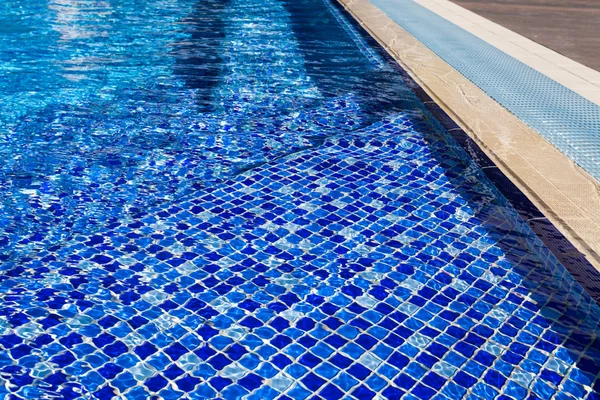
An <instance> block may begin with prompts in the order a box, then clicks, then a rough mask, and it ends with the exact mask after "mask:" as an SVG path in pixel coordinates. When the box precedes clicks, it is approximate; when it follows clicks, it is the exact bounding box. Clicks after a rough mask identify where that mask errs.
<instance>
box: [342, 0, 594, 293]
mask: <svg viewBox="0 0 600 400" xmlns="http://www.w3.org/2000/svg"><path fill="white" fill-rule="evenodd" d="M335 5H336V7H337V8H338V9H339V10H340V11H341V12H342V13H343V14H344V16H346V17H347V18H348V20H349V21H351V23H352V25H353V26H354V28H355V29H357V30H358V31H359V32H360V34H361V35H362V36H363V37H364V38H365V40H366V41H367V43H368V44H369V45H371V46H372V47H373V48H375V49H377V50H378V51H379V52H380V53H381V55H382V56H383V57H385V58H386V59H388V60H391V61H393V62H394V63H396V62H395V60H394V59H393V57H392V56H391V55H390V54H389V53H388V52H387V51H386V50H385V49H384V48H383V47H382V46H381V45H380V44H379V43H378V42H377V41H376V40H375V39H374V38H373V37H372V36H371V35H370V34H369V33H368V32H367V31H366V30H365V29H364V27H363V26H362V25H361V24H360V23H359V22H358V21H357V20H356V19H355V18H354V17H353V16H352V15H351V14H350V13H349V12H348V11H347V10H346V9H345V8H344V6H343V5H342V4H339V3H337V2H336V3H335ZM396 65H397V64H396ZM397 66H398V71H399V72H400V73H401V74H402V76H403V78H404V79H405V81H406V82H407V83H408V84H409V86H410V87H411V88H412V90H413V92H414V93H415V95H416V97H417V98H418V99H419V100H420V101H421V102H422V103H423V104H424V106H425V108H426V109H427V110H428V111H429V113H430V114H431V115H432V116H433V117H434V118H435V119H436V120H437V121H438V122H439V123H440V124H441V125H442V127H443V128H444V129H445V130H446V131H447V132H448V134H449V135H450V136H452V138H453V139H454V140H455V141H456V143H457V144H458V145H460V146H461V147H462V148H463V150H464V151H465V152H466V153H467V154H468V155H469V156H470V157H471V159H472V160H473V161H474V162H475V163H476V164H477V165H478V166H479V167H480V168H481V169H482V170H483V172H484V174H485V175H486V176H487V178H488V179H489V180H490V181H491V182H492V184H493V185H494V186H495V187H496V188H497V189H498V191H499V192H500V193H501V194H502V195H503V196H504V197H505V198H506V199H507V201H508V202H509V203H510V205H511V206H512V207H513V208H514V209H515V210H516V211H517V213H518V214H519V215H520V216H521V218H523V219H524V220H525V221H526V223H527V225H529V227H530V228H531V230H532V231H533V232H534V233H535V234H536V236H537V237H538V238H539V239H540V240H541V241H542V243H544V245H545V246H546V247H547V248H548V249H549V250H550V251H551V252H552V254H553V255H554V256H555V257H556V258H557V259H558V260H559V261H560V263H561V264H562V265H563V266H564V267H565V268H566V269H567V271H569V273H570V274H571V275H572V276H573V277H574V278H575V279H576V280H577V281H578V282H579V284H580V285H581V286H582V287H583V288H584V289H585V290H586V292H587V293H588V294H589V295H590V296H591V297H592V298H593V299H594V300H595V301H596V302H599V303H600V271H598V270H597V269H596V268H595V267H594V266H593V265H592V264H591V263H590V262H589V261H588V260H587V258H586V257H585V255H584V254H583V253H582V252H581V251H579V250H578V249H577V248H576V247H575V246H574V245H573V244H572V243H571V242H570V241H569V240H568V239H567V238H566V237H565V236H564V235H563V234H562V233H561V232H560V231H559V230H558V229H557V228H556V226H555V225H554V224H553V223H552V222H551V221H550V220H549V219H548V218H547V217H546V216H545V215H544V213H543V212H542V211H540V210H539V208H538V207H537V206H536V205H535V204H533V202H531V200H530V199H529V198H528V197H527V196H526V195H525V194H524V193H523V192H522V191H521V190H520V189H519V188H518V187H517V186H516V185H515V184H514V183H513V182H512V181H511V180H510V179H509V178H508V177H507V176H506V175H505V174H504V173H503V172H502V170H500V168H498V166H497V165H496V164H495V163H494V161H492V160H491V159H490V158H489V157H488V156H487V154H486V153H485V152H484V151H483V150H482V149H481V147H480V146H479V145H478V144H477V143H476V142H475V141H474V140H473V139H472V138H471V137H470V136H469V135H468V134H467V133H466V132H465V131H464V130H463V129H462V128H461V127H460V126H459V124H457V123H456V122H455V121H454V120H453V119H452V118H451V117H450V116H449V115H448V114H447V113H446V112H445V111H444V110H443V109H442V107H441V106H440V105H439V104H437V102H436V101H435V100H433V99H432V98H431V96H430V95H429V94H427V92H426V91H425V90H423V89H422V88H421V87H420V86H419V84H418V83H417V82H416V81H415V80H414V79H413V78H412V77H411V76H410V75H409V74H408V73H407V72H406V71H405V70H404V69H403V68H402V67H401V66H400V65H397Z"/></svg>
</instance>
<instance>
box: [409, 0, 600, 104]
mask: <svg viewBox="0 0 600 400" xmlns="http://www.w3.org/2000/svg"><path fill="white" fill-rule="evenodd" d="M414 2H415V3H418V4H420V5H422V6H423V7H425V8H427V9H428V10H430V11H432V12H434V13H436V14H438V15H439V16H441V17H442V18H444V19H446V20H448V21H450V22H452V23H453V24H455V25H457V26H459V27H461V28H463V29H464V30H466V31H467V32H470V33H472V34H474V35H475V36H477V37H479V38H480V39H482V40H484V41H486V42H487V43H489V44H491V45H492V46H494V47H496V48H497V49H499V50H502V51H503V52H505V53H506V54H508V55H509V56H511V57H513V58H515V59H517V60H519V61H521V62H522V63H524V64H526V65H528V66H530V67H531V68H533V69H535V70H536V71H538V72H541V73H542V74H544V75H546V76H548V77H549V78H551V79H553V80H555V81H556V82H558V83H560V84H561V85H563V86H566V87H568V88H569V89H571V90H572V91H574V92H575V93H577V94H579V95H581V96H582V97H585V98H586V99H588V100H590V101H591V102H593V103H596V104H598V105H600V72H598V71H595V70H593V69H592V68H589V67H586V66H585V65H583V64H580V63H578V62H576V61H574V60H571V59H570V58H568V57H565V56H563V55H562V54H559V53H557V52H556V51H554V50H551V49H549V48H547V47H545V46H542V45H540V44H538V43H536V42H534V41H533V40H531V39H528V38H526V37H524V36H521V35H519V34H518V33H515V32H513V31H511V30H509V29H506V28H505V27H503V26H501V25H498V24H496V23H495V22H492V21H490V20H488V19H486V18H484V17H481V16H479V15H477V14H475V13H474V12H472V11H469V10H467V9H466V8H464V7H461V6H459V5H457V4H454V3H452V2H450V1H448V0H414Z"/></svg>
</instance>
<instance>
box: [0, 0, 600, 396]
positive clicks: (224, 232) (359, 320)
mask: <svg viewBox="0 0 600 400" xmlns="http://www.w3.org/2000/svg"><path fill="white" fill-rule="evenodd" d="M77 4H79V8H77ZM81 4H84V5H86V6H87V8H86V7H84V6H81ZM53 5H54V8H52V7H51V8H50V10H56V9H60V7H70V8H69V9H70V10H71V13H64V12H63V13H62V14H61V13H58V12H57V15H63V17H64V15H70V16H71V17H70V19H67V20H66V21H67V22H62V24H63V25H61V22H60V21H58V22H57V21H56V20H54V22H53V24H54V25H52V24H50V25H48V26H52V27H53V28H52V29H55V30H56V29H58V28H57V26H58V27H59V28H60V27H61V26H63V27H64V26H68V27H69V29H70V30H69V31H68V32H67V33H68V34H69V35H71V36H73V35H75V36H77V35H79V36H77V38H78V39H77V40H81V42H78V41H77V40H75V43H74V44H72V45H70V46H69V45H67V44H65V43H63V42H61V41H60V40H59V41H58V42H57V43H59V44H60V43H62V46H63V47H61V46H58V45H56V46H58V47H57V48H58V49H60V51H62V52H64V51H72V52H76V53H77V52H85V51H89V52H90V54H86V55H85V57H86V59H87V60H88V61H87V62H89V63H92V64H93V63H98V62H100V61H97V60H96V61H90V60H91V59H92V56H93V54H94V52H95V51H99V50H97V48H96V47H94V46H91V44H92V43H94V42H95V41H100V42H101V43H104V45H106V46H108V45H109V44H110V43H112V42H110V40H113V39H114V40H115V42H114V43H113V44H114V46H116V47H115V48H121V47H119V46H123V44H122V40H123V37H126V38H131V37H133V38H145V40H146V42H143V41H142V42H141V43H142V44H144V46H145V47H144V48H146V47H149V46H150V45H151V44H152V45H155V46H159V45H161V46H167V47H168V48H169V49H171V50H172V49H173V48H177V46H179V47H178V48H179V49H181V48H185V49H186V53H185V54H187V56H186V57H183V56H182V55H181V54H179V53H178V52H177V51H175V50H173V51H171V50H170V51H171V53H168V54H171V57H172V58H173V60H172V64H170V65H166V64H161V62H159V61H158V60H159V59H161V60H162V58H160V57H158V56H157V57H156V59H153V56H149V55H148V54H145V53H142V54H140V55H138V57H140V58H141V59H146V58H150V59H151V60H153V61H151V62H150V64H151V65H150V64H149V66H148V68H149V69H148V71H146V72H147V75H150V76H153V75H152V74H154V73H156V74H157V77H159V78H160V79H161V82H163V83H162V84H161V85H163V86H164V87H163V86H161V85H158V86H159V87H155V86H153V85H154V83H152V82H151V83H148V82H149V80H145V79H143V78H142V77H140V76H138V75H139V74H140V72H139V68H140V67H139V63H141V62H142V61H140V60H138V61H136V62H132V65H131V66H127V67H126V68H124V67H123V68H121V66H120V65H118V63H116V64H117V65H116V66H106V65H105V66H103V67H102V68H106V74H105V76H104V77H103V78H102V79H99V80H98V81H96V80H94V79H92V78H93V77H94V74H95V72H94V70H93V69H90V67H89V65H86V66H85V68H84V67H82V68H81V71H79V73H80V74H81V76H82V77H83V78H89V81H86V79H83V78H82V79H81V80H78V81H75V82H77V83H76V85H75V86H76V88H79V90H75V91H73V90H72V89H73V88H70V87H69V88H67V89H68V90H66V89H65V90H64V92H61V93H63V94H64V96H67V97H66V98H65V97H57V98H56V99H55V100H51V99H48V100H46V101H48V102H50V103H51V104H37V103H36V104H33V105H32V104H30V103H28V102H26V101H25V100H23V99H29V100H31V96H34V94H31V93H25V94H24V93H23V92H18V93H16V94H14V96H13V97H14V98H10V99H9V100H7V101H10V102H11V104H13V105H15V110H17V111H18V112H17V111H15V113H14V114H12V115H11V118H12V119H11V118H8V117H7V118H6V119H5V122H3V123H4V129H6V130H8V132H9V134H7V136H6V138H12V140H13V141H12V142H11V141H10V140H8V139H5V141H4V142H3V143H2V147H1V149H2V151H3V154H4V155H5V159H7V160H8V161H7V166H6V167H5V168H4V169H3V172H2V173H3V175H2V176H1V177H0V182H1V186H0V189H1V190H2V191H3V193H14V197H12V198H11V199H8V200H5V201H6V203H5V204H4V207H5V208H4V209H5V210H6V211H7V214H6V215H5V216H4V217H3V218H4V219H3V223H2V224H1V225H0V228H1V230H0V237H2V238H3V242H2V245H3V246H4V247H3V248H4V249H5V251H4V256H3V261H2V264H1V266H0V296H1V297H0V298H1V301H2V303H1V304H2V307H1V308H0V395H1V396H3V397H4V398H10V399H12V398H15V399H16V398H23V399H41V398H58V399H62V398H64V399H76V398H97V399H111V398H119V399H121V398H123V399H136V400H137V399H146V398H154V399H179V398H185V399H342V398H343V399H359V400H362V399H400V398H402V399H449V400H453V399H461V398H467V399H502V400H508V399H549V398H552V399H583V398H587V399H596V398H600V396H598V395H597V392H598V391H599V389H600V380H598V379H597V378H598V375H599V373H600V364H599V360H600V341H599V340H598V333H599V332H600V326H599V325H600V308H599V306H598V305H597V304H596V303H595V302H594V301H593V300H592V299H591V298H590V296H589V295H588V294H587V293H586V292H585V291H584V290H583V289H582V288H581V286H580V285H579V284H578V283H577V282H575V281H574V280H573V278H572V277H571V276H570V275H569V274H568V273H567V272H566V270H565V269H564V267H563V266H562V265H561V264H560V263H559V262H557V261H556V259H555V258H554V257H553V255H552V254H551V253H550V252H549V251H548V249H546V248H545V247H544V246H543V244H542V243H541V242H540V241H539V240H538V238H537V237H536V236H535V235H534V234H533V232H531V230H530V229H529V228H528V227H527V225H526V224H525V222H524V221H523V220H522V219H521V218H520V217H519V216H518V214H517V213H516V212H515V211H514V209H512V208H511V207H510V205H508V203H507V202H506V200H505V199H504V198H503V197H502V196H501V195H500V194H499V193H498V191H497V190H496V189H495V188H494V187H493V186H492V185H491V184H490V183H489V181H488V180H487V178H486V177H485V175H484V174H483V172H482V171H481V170H480V169H479V167H477V165H476V164H475V163H474V162H472V161H471V160H470V159H469V158H468V156H467V155H466V153H464V151H463V150H462V149H461V147H459V146H458V145H457V144H456V143H455V142H454V141H453V139H452V138H451V137H450V136H449V135H448V134H447V132H445V131H444V130H443V129H442V128H441V126H440V125H439V124H438V123H437V122H436V121H435V120H433V119H432V118H431V116H430V115H429V114H428V113H427V112H426V111H425V109H424V108H423V105H422V104H420V103H419V101H418V100H417V99H416V97H415V96H414V95H413V94H412V92H411V91H410V90H409V88H408V87H407V86H406V84H405V83H404V81H403V80H402V77H401V74H400V72H399V71H397V70H395V68H394V66H393V65H391V64H388V62H387V61H386V60H385V58H384V57H383V56H382V55H381V54H379V53H378V51H377V49H374V48H373V47H370V46H371V45H369V44H368V43H369V41H368V39H367V38H365V37H361V36H360V33H359V32H358V31H357V30H356V28H354V26H353V25H352V24H351V22H350V21H348V20H347V19H346V16H345V15H343V14H342V13H341V12H340V11H339V10H338V9H337V7H336V5H335V4H333V3H329V2H323V1H322V0H309V1H304V2H293V1H279V0H263V1H259V0H246V1H241V0H240V1H238V0H229V1H225V0H221V1H212V2H194V1H191V0H189V1H188V0H186V1H183V0H182V1H175V0H173V1H154V2H149V3H148V7H147V8H146V9H144V10H138V9H136V8H135V7H134V6H133V5H131V4H129V3H128V2H123V3H122V4H120V5H114V4H112V3H110V2H106V3H98V2H92V1H89V2H78V3H72V2H68V1H66V0H63V1H60V2H55V3H53ZM31 7H34V6H31ZM75 9H76V11H78V12H79V17H73V15H75V16H77V15H78V14H77V13H73V11H74V10H75ZM86 10H87V11H86ZM90 10H92V11H90ZM109 11H110V12H109ZM6 12H7V11H0V15H2V13H6ZM19 12H20V14H19V15H25V16H30V15H34V14H28V13H27V12H21V11H19ZM49 12H50V11H49ZM52 12H54V11H52ZM155 14H156V15H158V16H159V17H160V18H161V19H162V21H163V22H164V23H165V25H164V26H163V25H160V24H155V25H153V24H141V25H140V26H141V28H140V27H138V28H139V29H142V28H143V29H142V30H141V31H136V30H135V29H137V28H135V27H136V25H135V23H136V21H144V18H150V19H151V18H158V17H152V15H155ZM107 15H109V16H110V18H112V19H111V20H110V21H112V22H111V23H112V24H114V26H113V27H114V28H115V29H116V31H115V32H116V33H114V34H112V35H108V36H102V35H100V34H96V35H92V34H91V33H90V32H89V29H88V31H86V30H84V29H83V28H81V27H80V28H81V29H80V30H79V31H78V30H77V29H75V28H77V27H78V26H79V25H78V24H80V25H81V26H84V25H85V26H87V25H86V24H88V25H89V23H90V20H92V21H96V19H98V18H100V17H99V16H107ZM207 15H208V17H207ZM2 16H3V17H5V18H6V16H5V15H2ZM28 18H29V17H28ZM48 18H49V17H48ZM107 18H108V17H107ZM25 19H26V18H25ZM123 21H125V22H130V24H127V23H124V22H123ZM207 21H209V22H207ZM117 22H118V23H119V24H120V25H119V24H117ZM103 23H107V24H108V22H107V21H104V22H103ZM170 24H171V25H170ZM205 24H209V25H210V29H204V28H203V26H204V25H205ZM159 25H160V26H159ZM41 26H42V28H43V27H45V25H43V24H41ZM42 28H40V29H42ZM88 28H89V27H88ZM167 28H170V29H172V30H174V29H176V28H177V29H180V31H176V33H172V32H171V30H169V29H167ZM44 29H45V28H44ZM90 29H91V28H90ZM119 29H121V30H119ZM58 30H59V31H60V29H58ZM156 31H161V32H162V31H164V36H158V38H156V37H155V36H151V35H150V33H156ZM15 32H16V33H14V35H16V37H21V36H22V35H25V34H26V33H24V32H23V31H22V30H21V31H18V30H16V31H15ZM118 32H123V33H128V34H129V36H127V35H124V36H123V37H121V36H119V35H117V33H118ZM215 32H216V33H215ZM67 33H64V32H63V33H62V34H63V35H65V34H67ZM61 40H67V39H61ZM68 40H73V39H68ZM133 42H134V43H135V40H133ZM163 42H164V43H163ZM165 43H167V44H165ZM169 43H171V44H169ZM173 43H175V44H176V45H175V44H173ZM206 43H208V44H209V45H208V47H206V46H204V45H206ZM83 44H88V45H90V47H89V48H87V47H85V46H83ZM0 46H2V47H0V48H2V49H5V48H6V47H9V48H10V46H9V44H6V43H3V44H1V45H0ZM48 46H49V48H53V47H52V46H55V45H54V44H53V45H52V46H50V45H48ZM169 46H170V47H169ZM213 47H215V48H217V49H218V51H216V50H214V49H213ZM86 49H87V50H86ZM125 49H128V48H127V47H125ZM125 51H131V52H132V54H133V53H135V52H136V51H137V50H136V48H135V47H134V48H133V49H132V50H123V52H125ZM173 53H174V55H173ZM2 54H4V53H2ZM62 54H63V53H59V55H58V56H57V55H51V56H49V57H56V58H60V57H62ZM158 54H160V55H163V56H164V53H161V52H159V53H158ZM189 54H192V55H191V56H190V55H189ZM4 56H5V55H3V56H2V57H4ZM80 56H81V55H80ZM81 57H83V56H81ZM94 57H97V56H94ZM131 57H133V58H132V59H133V60H137V59H135V58H134V57H136V56H135V55H131ZM125 58H126V57H125ZM217 58H218V60H217V61H215V60H216V59H217ZM211 62H214V64H215V65H216V67H215V68H216V69H218V71H216V72H215V71H213V70H207V69H206V68H204V66H206V65H211V64H210V63H211ZM100 63H101V62H100ZM155 63H156V64H155ZM165 63H166V61H165ZM123 70H124V71H123ZM90 71H91V72H90ZM128 71H129V72H128ZM131 71H133V72H131ZM136 71H137V72H136ZM50 72H51V71H50ZM64 73H66V72H61V74H64ZM69 73H72V71H71V72H69ZM127 73H132V74H134V77H136V78H137V79H138V81H135V82H133V83H132V82H131V81H126V80H125V79H124V75H125V76H126V74H127ZM61 74H58V75H56V76H59V75H60V76H62V75H61ZM52 76H54V75H52V74H50V75H49V78H48V79H49V80H50V79H51V77H52ZM90 77H91V78H90ZM167 77H168V79H170V80H167ZM56 79H58V78H56ZM86 82H87V83H86ZM99 82H100V83H102V84H103V85H104V84H107V85H108V84H109V83H111V82H116V83H115V84H116V85H117V86H115V87H112V86H111V89H110V90H109V92H110V93H111V96H114V97H110V98H108V99H99V98H98V97H96V96H95V95H94V92H95V91H97V90H98V87H97V86H96V85H97V84H99ZM107 82H108V83H107ZM127 82H129V83H127ZM198 82H202V83H203V85H200V84H199V83H198ZM207 82H213V83H214V84H212V85H209V84H208V83H207ZM42 84H43V85H47V84H48V85H49V84H50V83H48V81H44V82H42V83H40V85H42ZM55 84H56V85H58V86H60V85H62V84H64V81H60V82H59V83H56V82H55ZM145 84H148V85H150V86H148V87H145V86H144V85H145ZM204 84H206V85H204ZM78 85H81V86H78ZM86 85H87V86H86ZM128 85H130V86H131V87H136V88H138V87H137V86H135V85H141V86H140V87H141V88H138V89H139V90H129V89H128V88H129V86H128ZM176 85H179V86H176ZM175 88H176V89H175ZM42 89H43V88H42ZM42 89H40V91H42V92H43V90H42ZM2 90H5V91H6V88H4V87H3V89H2ZM82 93H84V94H85V95H84V94H82ZM374 93H375V94H376V96H374ZM68 96H71V97H68ZM156 96H158V97H159V98H160V101H158V100H156V99H155V100H154V102H153V101H152V99H151V98H152V97H156ZM16 99H21V100H20V101H23V102H25V103H26V104H27V107H28V108H26V109H19V107H17V106H16V105H17V104H21V103H18V101H17V100H16ZM29 100H27V101H29ZM53 101H54V103H52V102H53ZM65 102H66V103H68V104H67V106H65V105H64V103H65ZM25 103H23V104H25ZM36 107H37V108H36ZM82 110H95V111H97V112H96V113H90V114H86V115H85V116H82V114H81V112H82ZM119 110H121V113H119ZM124 110H128V111H124ZM19 112H20V114H19ZM78 118H79V119H78ZM74 120H77V122H76V123H75V122H73V121H74ZM6 121H9V122H6ZM15 121H16V122H15ZM161 121H162V122H161ZM160 124H162V125H160ZM69 127H71V128H72V130H71V131H69V132H66V133H65V130H68V129H69ZM110 127H112V128H111V129H113V131H110V129H109V128H110ZM104 130H109V131H110V132H112V133H111V135H108V134H107V135H100V134H97V135H95V134H94V132H100V131H104ZM65 137H67V138H68V139H65ZM15 143H18V144H19V145H20V147H19V146H16V145H15ZM71 143H72V144H71ZM61 145H64V146H63V147H61ZM19 149H22V150H21V151H20V152H19ZM15 154H18V155H15ZM39 154H42V155H44V157H40V156H39ZM61 157H62V158H61ZM66 160H70V161H69V162H65V161H66ZM49 171H51V172H52V174H50V173H49Z"/></svg>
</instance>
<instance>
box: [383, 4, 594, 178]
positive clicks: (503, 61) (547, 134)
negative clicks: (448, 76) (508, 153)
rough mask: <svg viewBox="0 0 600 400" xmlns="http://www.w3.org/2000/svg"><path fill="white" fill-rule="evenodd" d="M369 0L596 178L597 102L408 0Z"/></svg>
mask: <svg viewBox="0 0 600 400" xmlns="http://www.w3.org/2000/svg"><path fill="white" fill-rule="evenodd" d="M371 2H372V3H373V4H374V5H376V6H377V7H379V8H380V9H381V10H382V11H384V12H385V13H386V14H387V15H388V16H389V17H390V18H391V19H392V20H394V21H395V22H396V23H397V24H398V25H400V26H401V27H402V28H404V29H405V30H407V31H408V32H410V33H411V34H412V35H413V36H414V37H416V38H417V39H418V40H419V41H421V42H422V43H423V44H424V45H425V46H427V47H429V48H430V49H431V50H432V51H433V52H435V53H436V54H437V55H438V56H439V57H441V58H442V59H443V60H444V61H446V62H447V63H448V64H450V65H451V66H452V67H454V68H455V69H456V70H457V71H459V72H460V73H461V74H463V75H464V76H465V77H466V78H468V79H469V80H471V81H472V82H473V83H474V84H476V85H477V86H479V87H480V88H481V89H482V90H483V91H485V92H486V93H487V94H488V95H489V96H490V97H492V98H493V99H494V100H496V101H497V102H499V103H500V104H502V105H503V106H504V107H506V108H507V109H508V110H509V111H511V112H512V113H514V114H515V115H516V116H517V117H519V118H520V119H521V120H522V121H523V122H525V123H526V124H527V125H529V126H530V127H531V128H533V129H534V130H536V131H537V132H538V133H539V134H540V135H542V136H543V137H544V138H546V139H547V140H548V141H550V142H551V143H552V144H553V145H554V146H556V147H557V148H558V149H559V150H560V151H562V152H563V153H564V154H566V155H567V156H569V157H570V158H571V159H572V160H573V161H575V162H576V163H577V164H578V165H579V166H581V167H582V168H584V169H585V170H586V171H587V172H589V173H590V174H591V175H592V176H594V177H595V178H596V179H600V107H599V106H597V105H596V104H594V103H592V102H590V101H588V100H587V99H585V98H583V97H582V96H580V95H578V94H577V93H575V92H573V91H572V90H570V89H568V88H566V87H564V86H562V85H561V84H559V83H557V82H555V81H553V80H552V79H550V78H548V77H547V76H545V75H544V74H542V73H540V72H538V71H536V70H534V69H533V68H530V67H529V66H527V65H525V64H523V63H522V62H520V61H518V60H516V59H514V58H512V57H511V56H509V55H507V54H505V53H504V52H502V51H500V50H498V49H497V48H495V47H494V46H492V45H490V44H488V43H486V42H485V41H483V40H481V39H479V38H478V37H476V36H475V35H473V34H471V33H469V32H467V31H465V30H464V29H462V28H460V27H458V26H456V25H454V24H453V23H451V22H449V21H447V20H445V19H444V18H442V17H440V16H439V15H437V14H435V13H433V12H431V11H429V10H427V9H426V8H424V7H422V6H420V5H419V4H417V3H415V2H414V1H411V0H371Z"/></svg>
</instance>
